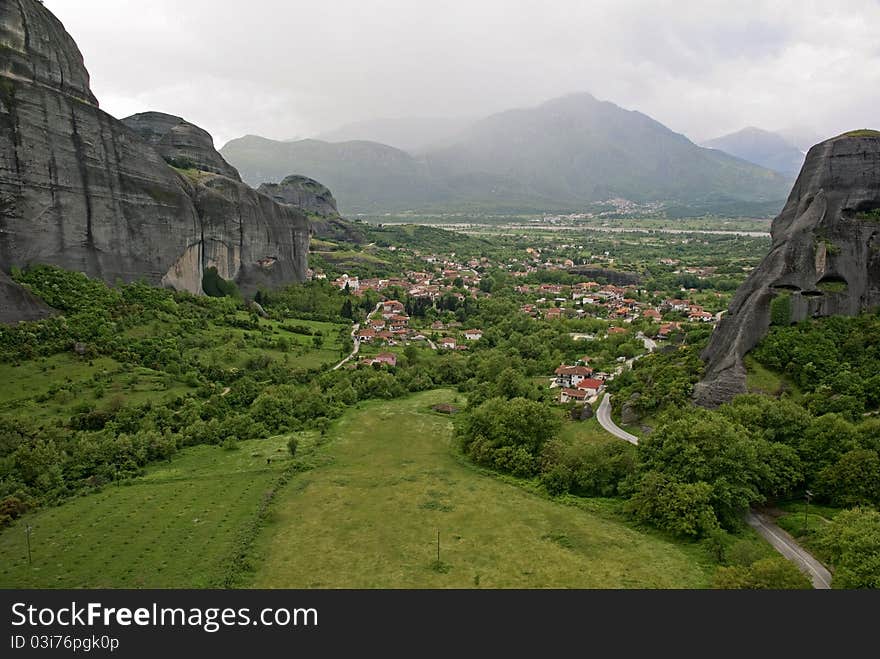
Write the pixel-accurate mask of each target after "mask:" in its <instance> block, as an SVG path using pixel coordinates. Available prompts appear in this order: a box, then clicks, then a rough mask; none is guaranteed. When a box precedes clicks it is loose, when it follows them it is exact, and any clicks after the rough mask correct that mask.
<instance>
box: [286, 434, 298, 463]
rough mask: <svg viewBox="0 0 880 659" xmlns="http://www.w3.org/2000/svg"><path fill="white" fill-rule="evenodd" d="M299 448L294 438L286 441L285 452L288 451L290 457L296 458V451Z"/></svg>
mask: <svg viewBox="0 0 880 659" xmlns="http://www.w3.org/2000/svg"><path fill="white" fill-rule="evenodd" d="M298 448H299V440H298V439H297V438H296V437H291V438H290V439H288V440H287V450H288V451H290V456H291V457H294V458H295V457H296V449H298Z"/></svg>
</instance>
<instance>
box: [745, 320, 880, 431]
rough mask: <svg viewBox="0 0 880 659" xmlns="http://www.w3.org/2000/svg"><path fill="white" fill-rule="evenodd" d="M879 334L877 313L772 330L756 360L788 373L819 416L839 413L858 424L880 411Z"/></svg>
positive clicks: (807, 322) (768, 366)
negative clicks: (877, 410)
mask: <svg viewBox="0 0 880 659" xmlns="http://www.w3.org/2000/svg"><path fill="white" fill-rule="evenodd" d="M878 332H880V315H878V314H876V313H875V314H864V315H861V316H857V317H852V318H845V317H833V318H825V319H822V320H820V321H814V320H807V321H804V322H802V323H799V324H798V325H795V326H791V327H774V328H772V329H771V331H770V333H769V334H768V335H767V337H766V338H765V339H764V340H763V341H762V342H761V344H760V345H759V346H758V347H757V348H756V349H755V350H754V352H753V353H752V354H753V356H754V358H755V360H756V361H757V362H759V363H760V364H762V365H764V366H765V367H767V368H769V369H771V370H773V371H775V372H779V373H781V372H784V373H786V376H787V377H789V378H791V379H792V380H793V381H794V383H795V384H797V386H798V387H799V388H800V389H801V390H802V391H803V392H804V393H805V396H804V405H805V406H806V407H807V409H809V410H810V411H811V412H813V413H814V414H824V413H828V412H837V413H839V414H843V415H844V416H846V417H847V418H849V419H851V420H853V421H856V420H859V419H861V418H862V414H863V413H865V412H866V411H867V410H873V409H877V407H878V406H880V350H878V346H877V342H876V341H875V340H874V339H873V337H876V336H877V334H878Z"/></svg>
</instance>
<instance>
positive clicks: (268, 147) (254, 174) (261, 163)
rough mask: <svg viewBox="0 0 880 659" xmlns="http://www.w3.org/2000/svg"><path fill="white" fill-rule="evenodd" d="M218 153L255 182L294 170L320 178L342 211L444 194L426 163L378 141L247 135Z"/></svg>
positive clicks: (428, 200) (405, 203) (419, 201)
mask: <svg viewBox="0 0 880 659" xmlns="http://www.w3.org/2000/svg"><path fill="white" fill-rule="evenodd" d="M220 152H221V153H222V154H223V156H224V157H225V158H227V159H228V160H229V161H230V162H234V163H236V166H237V167H238V170H239V172H240V173H241V177H242V179H244V180H245V181H246V182H247V183H249V184H251V185H253V186H258V185H259V184H261V183H278V182H280V181H282V180H284V179H285V178H287V177H288V176H289V175H291V174H299V175H303V176H308V177H310V178H313V179H316V180H318V181H321V183H323V184H324V185H326V186H327V187H328V188H330V189H331V190H333V194H334V196H335V197H336V200H337V202H338V203H339V209H340V211H341V212H342V213H355V212H361V211H370V210H371V211H375V210H379V209H383V208H390V209H398V210H399V209H401V208H403V207H406V206H408V205H420V204H425V203H431V202H433V201H436V200H437V199H439V198H441V197H443V198H445V196H446V195H441V194H439V193H438V191H437V184H436V183H435V182H434V181H433V180H432V179H431V177H430V176H429V174H428V169H427V167H426V166H425V164H424V163H423V162H420V161H418V160H416V159H415V158H414V157H413V156H411V155H409V154H408V153H406V152H404V151H401V150H400V149H395V148H394V147H391V146H388V145H386V144H378V143H376V142H367V141H353V142H339V143H331V142H324V141H322V140H299V141H297V142H279V141H275V140H269V139H266V138H264V137H257V136H254V135H248V136H246V137H242V138H239V139H236V140H232V141H231V142H229V143H228V144H226V146H224V147H223V149H221V151H220Z"/></svg>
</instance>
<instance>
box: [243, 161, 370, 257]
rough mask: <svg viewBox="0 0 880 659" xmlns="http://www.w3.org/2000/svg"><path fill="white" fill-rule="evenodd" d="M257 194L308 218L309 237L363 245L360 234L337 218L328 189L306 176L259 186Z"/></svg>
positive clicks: (349, 224) (359, 231) (352, 226)
mask: <svg viewBox="0 0 880 659" xmlns="http://www.w3.org/2000/svg"><path fill="white" fill-rule="evenodd" d="M258 190H259V191H260V192H262V193H264V194H266V195H269V196H270V197H272V199H274V200H275V201H277V202H278V203H280V204H287V205H290V206H295V207H297V208H299V209H302V210H303V211H305V213H306V214H308V215H309V226H310V230H311V232H312V235H313V236H316V237H317V238H322V239H325V240H334V241H343V242H349V243H357V244H360V243H363V242H365V236H364V233H363V231H361V230H360V229H359V228H358V227H356V226H355V225H354V224H352V223H351V222H348V221H346V220H344V219H342V217H340V215H339V211H338V210H337V207H336V200H335V199H334V198H333V193H332V192H330V189H329V188H328V187H327V186H326V185H324V184H322V183H319V182H318V181H316V180H315V179H312V178H309V177H308V176H300V175H299V174H293V175H291V176H287V177H286V178H285V179H284V180H283V181H281V183H263V184H262V185H261V186H260V187H259V188H258Z"/></svg>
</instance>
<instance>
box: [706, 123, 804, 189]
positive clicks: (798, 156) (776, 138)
mask: <svg viewBox="0 0 880 659" xmlns="http://www.w3.org/2000/svg"><path fill="white" fill-rule="evenodd" d="M703 146H706V147H708V148H710V149H718V150H719V151H724V152H725V153H729V154H730V155H732V156H736V157H737V158H742V159H743V160H747V161H748V162H751V163H754V164H756V165H760V166H761V167H766V168H767V169H772V170H773V171H774V172H779V173H780V174H783V175H785V176H790V177H794V176H797V173H798V172H799V171H800V169H801V165H803V164H804V155H805V154H804V153H803V152H802V151H801V150H800V149H799V148H797V147H796V146H794V145H793V144H791V143H790V142H789V141H788V140H786V139H785V138H784V137H782V136H781V135H777V134H776V133H771V132H770V131H766V130H761V129H760V128H752V127H749V128H743V129H742V130H740V131H737V132H735V133H730V134H729V135H724V136H722V137H717V138H715V139H714V140H709V141H708V142H706V143H705V144H704V145H703Z"/></svg>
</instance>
